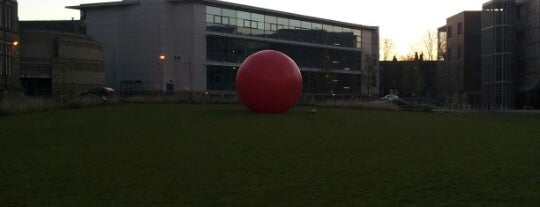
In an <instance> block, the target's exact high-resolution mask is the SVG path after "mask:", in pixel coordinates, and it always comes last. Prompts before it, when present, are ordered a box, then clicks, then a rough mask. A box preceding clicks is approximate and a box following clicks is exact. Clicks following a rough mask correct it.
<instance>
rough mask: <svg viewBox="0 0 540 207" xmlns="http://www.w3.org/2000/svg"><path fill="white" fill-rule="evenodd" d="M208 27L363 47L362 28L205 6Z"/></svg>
mask: <svg viewBox="0 0 540 207" xmlns="http://www.w3.org/2000/svg"><path fill="white" fill-rule="evenodd" d="M206 15H207V16H206V23H207V30H209V31H216V32H224V33H234V34H241V35H252V36H264V37H268V38H276V39H286V40H295V41H303V42H310V43H320V44H327V45H334V46H343V47H353V48H361V47H362V30H360V29H352V28H348V27H341V26H335V25H329V24H322V23H318V22H311V21H301V20H297V19H290V18H283V17H276V16H271V15H262V14H257V13H251V12H244V11H237V10H232V9H224V8H218V7H212V6H207V7H206Z"/></svg>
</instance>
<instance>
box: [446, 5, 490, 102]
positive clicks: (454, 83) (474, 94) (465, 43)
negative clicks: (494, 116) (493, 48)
mask: <svg viewBox="0 0 540 207" xmlns="http://www.w3.org/2000/svg"><path fill="white" fill-rule="evenodd" d="M481 22H482V21H481V12H480V11H465V12H461V13H459V14H456V15H454V16H452V17H449V18H448V19H446V25H445V26H443V27H441V28H439V30H438V31H439V35H438V36H439V37H440V38H439V39H442V40H444V43H442V42H440V43H439V45H441V44H442V45H443V47H441V46H439V48H440V49H442V48H444V49H443V50H442V51H439V56H440V59H441V60H443V61H442V62H441V64H439V80H438V89H439V94H440V96H439V99H440V100H441V102H442V103H443V104H444V105H446V106H451V107H463V106H470V107H476V108H477V107H480V91H481V86H480V85H481V84H480V82H481V81H480V80H481V78H480V74H481V73H480V71H481V67H480V65H481V59H480V42H481V29H480V25H481ZM441 37H442V38H441Z"/></svg>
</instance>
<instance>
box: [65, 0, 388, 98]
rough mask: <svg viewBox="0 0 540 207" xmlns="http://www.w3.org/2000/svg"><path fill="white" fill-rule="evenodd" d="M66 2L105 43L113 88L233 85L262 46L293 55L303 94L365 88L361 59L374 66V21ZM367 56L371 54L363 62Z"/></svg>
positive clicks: (224, 7) (207, 6)
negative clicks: (368, 23)
mask: <svg viewBox="0 0 540 207" xmlns="http://www.w3.org/2000/svg"><path fill="white" fill-rule="evenodd" d="M68 8H73V9H79V10H81V20H82V25H83V26H85V29H86V31H87V33H88V34H89V35H91V36H93V37H95V38H96V40H98V41H100V42H102V43H103V48H104V57H105V67H106V82H107V84H108V85H111V86H112V87H115V88H119V87H120V88H137V87H139V88H143V90H145V91H162V92H165V91H166V92H175V91H194V92H204V91H234V90H235V74H236V70H237V69H238V67H239V66H240V64H241V63H242V61H243V60H244V59H245V58H246V57H247V56H248V55H250V54H252V53H254V52H257V51H260V50H264V49H273V50H278V51H281V52H283V53H285V54H287V55H289V56H290V57H291V58H292V59H294V60H295V61H296V63H297V64H298V65H299V67H300V69H301V72H302V75H303V79H304V86H303V90H304V93H307V94H322V95H338V96H341V95H343V96H361V95H366V94H368V91H367V87H366V84H362V83H363V82H366V81H363V80H365V78H362V76H363V74H367V73H366V72H365V71H364V70H365V69H367V67H366V65H367V64H371V65H372V66H373V68H374V69H375V70H377V69H378V56H379V55H378V51H379V49H378V47H379V46H378V44H379V30H378V27H374V26H364V25H358V24H353V23H346V22H338V21H333V20H328V19H321V18H316V17H309V16H303V15H298V14H292V13H286V12H281V11H275V10H269V9H264V8H257V7H252V6H247V5H241V4H235V3H229V2H224V1H216V0H197V1H190V0H124V1H120V2H107V3H95V4H82V5H79V6H72V7H68ZM365 57H371V58H368V59H370V60H369V61H366V62H364V59H366V58H365ZM374 74H378V72H377V71H375V72H374ZM372 79H374V80H371V81H369V82H370V83H372V87H370V88H371V90H372V91H378V75H374V76H373V77H372ZM129 84H134V85H133V86H129Z"/></svg>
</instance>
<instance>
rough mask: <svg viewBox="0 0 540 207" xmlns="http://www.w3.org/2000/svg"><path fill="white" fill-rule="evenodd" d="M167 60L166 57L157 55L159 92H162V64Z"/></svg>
mask: <svg viewBox="0 0 540 207" xmlns="http://www.w3.org/2000/svg"><path fill="white" fill-rule="evenodd" d="M165 60H167V57H166V56H165V55H164V54H161V55H159V60H158V77H159V78H158V80H157V81H159V92H163V64H164V63H165Z"/></svg>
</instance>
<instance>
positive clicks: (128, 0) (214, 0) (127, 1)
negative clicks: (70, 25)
mask: <svg viewBox="0 0 540 207" xmlns="http://www.w3.org/2000/svg"><path fill="white" fill-rule="evenodd" d="M167 1H168V2H171V3H201V4H205V5H210V6H221V7H226V8H232V9H240V10H246V11H253V12H258V13H261V14H270V15H275V16H280V17H292V18H295V19H300V20H306V21H317V22H321V23H328V24H333V25H340V26H345V27H352V28H362V29H371V30H378V29H379V27H378V26H367V25H361V24H354V23H349V22H341V21H335V20H330V19H323V18H319V17H312V16H306V15H299V14H294V13H289V12H283V11H277V10H272V9H265V8H260V7H254V6H248V5H244V4H237V3H231V2H225V1H218V0H167ZM135 4H139V0H124V1H116V2H104V3H92V4H81V5H79V6H68V7H66V8H69V9H80V10H88V9H97V8H106V7H117V6H129V5H135Z"/></svg>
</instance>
